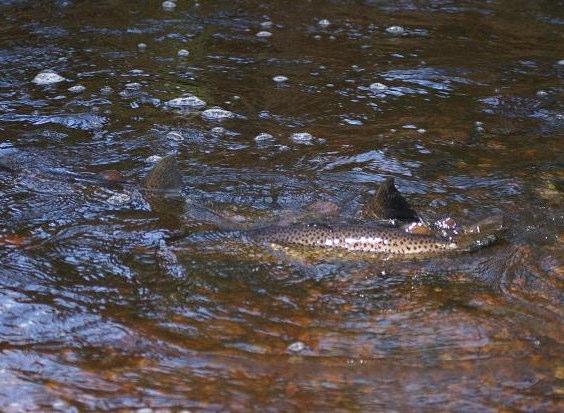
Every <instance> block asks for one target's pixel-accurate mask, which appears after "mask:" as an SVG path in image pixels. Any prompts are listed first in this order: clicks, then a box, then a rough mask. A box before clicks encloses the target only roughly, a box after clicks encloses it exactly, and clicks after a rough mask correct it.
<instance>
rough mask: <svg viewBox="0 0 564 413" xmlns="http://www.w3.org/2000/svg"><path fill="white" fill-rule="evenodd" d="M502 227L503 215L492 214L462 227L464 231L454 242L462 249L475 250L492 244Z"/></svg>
mask: <svg viewBox="0 0 564 413" xmlns="http://www.w3.org/2000/svg"><path fill="white" fill-rule="evenodd" d="M504 229H505V224H504V219H503V216H502V215H493V216H490V217H487V218H485V219H483V220H481V221H478V222H477V223H476V224H474V225H471V226H469V227H466V228H464V233H463V234H462V235H461V236H460V237H458V238H457V239H456V244H457V245H458V247H459V249H460V250H462V251H470V252H471V251H476V250H479V249H482V248H485V247H488V246H490V245H492V244H494V243H495V242H496V241H497V240H499V235H500V233H501V231H503V230H504Z"/></svg>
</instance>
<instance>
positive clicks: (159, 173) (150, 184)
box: [143, 155, 182, 191]
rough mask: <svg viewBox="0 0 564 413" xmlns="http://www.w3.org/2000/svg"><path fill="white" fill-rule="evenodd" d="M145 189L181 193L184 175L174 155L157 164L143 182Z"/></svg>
mask: <svg viewBox="0 0 564 413" xmlns="http://www.w3.org/2000/svg"><path fill="white" fill-rule="evenodd" d="M143 188H145V189H149V190H153V191H180V190H181V189H182V174H181V173H180V169H179V168H178V163H177V162H176V158H175V157H174V155H168V156H165V157H164V158H162V159H161V160H160V161H159V162H157V163H156V164H155V166H154V167H153V169H151V171H150V172H149V173H148V174H147V177H146V178H145V181H144V182H143Z"/></svg>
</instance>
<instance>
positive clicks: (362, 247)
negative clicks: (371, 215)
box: [247, 224, 459, 255]
mask: <svg viewBox="0 0 564 413" xmlns="http://www.w3.org/2000/svg"><path fill="white" fill-rule="evenodd" d="M247 235H248V236H249V237H250V238H252V239H254V240H255V241H257V242H262V243H273V244H282V245H297V246H309V247H322V248H337V249H343V250H347V251H356V252H371V253H383V254H403V255H408V254H432V253H435V252H441V251H449V250H456V249H458V248H459V246H458V245H457V244H456V243H455V242H452V241H450V240H447V239H441V238H436V237H432V236H426V235H414V234H409V233H407V232H405V231H404V230H402V229H400V228H376V227H367V226H363V225H325V224H294V225H289V226H285V227H279V226H271V227H266V228H261V229H256V230H251V231H248V232H247Z"/></svg>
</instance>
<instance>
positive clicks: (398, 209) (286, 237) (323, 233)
mask: <svg viewBox="0 0 564 413" xmlns="http://www.w3.org/2000/svg"><path fill="white" fill-rule="evenodd" d="M181 182H182V175H181V173H180V171H179V170H178V165H177V163H176V161H175V159H174V156H172V155H170V156H167V157H165V158H163V159H162V160H161V161H160V162H159V163H157V164H156V165H155V167H154V168H153V169H152V170H151V171H150V172H149V174H148V176H147V178H146V179H145V186H146V187H148V188H150V189H153V190H162V189H170V188H176V187H178V186H179V185H180V184H181ZM199 208H205V207H202V206H199ZM206 216H207V217H208V218H210V219H211V220H213V221H215V222H216V223H217V225H218V228H219V232H220V233H221V232H222V231H223V235H225V236H230V235H231V236H235V237H242V238H244V239H246V240H249V241H251V242H255V243H258V244H265V245H281V246H288V247H313V248H322V249H325V250H341V251H348V252H355V253H357V252H359V253H369V254H387V255H392V256H432V255H444V254H448V253H453V252H472V251H476V250H478V249H481V248H485V247H487V246H490V245H492V244H493V243H495V242H496V241H497V240H498V234H499V232H500V231H501V230H502V229H503V227H504V224H503V217H502V216H493V217H488V218H486V219H484V220H482V221H479V222H478V223H476V224H474V225H473V226H471V227H468V228H462V230H461V231H460V233H459V234H458V235H457V236H454V237H445V236H441V235H439V234H432V233H431V234H429V231H430V230H429V231H426V232H425V233H424V234H417V233H411V232H409V230H408V228H407V227H406V226H405V225H407V224H410V223H419V224H422V220H421V218H420V217H419V214H418V213H417V212H416V211H415V210H414V209H413V208H412V207H411V205H410V204H409V202H408V201H407V200H406V199H405V197H404V196H403V195H402V194H401V193H400V192H399V191H398V189H397V188H396V186H395V182H394V178H391V177H390V178H387V179H385V180H384V182H383V183H382V184H381V185H380V187H379V189H378V191H377V192H376V195H375V196H374V197H373V199H372V200H370V202H368V203H367V204H366V206H365V207H364V208H363V209H362V211H361V217H362V219H363V220H364V221H363V222H361V223H358V222H354V223H346V222H345V223H343V222H336V223H326V222H320V223H317V222H310V223H290V224H283V225H280V224H272V225H266V226H261V227H258V228H251V229H240V228H237V224H233V223H230V221H229V220H228V219H227V218H223V217H221V216H220V215H219V214H217V213H215V212H213V213H212V212H210V213H209V214H207V215H206ZM235 228H236V229H235ZM216 236H220V237H221V235H220V234H218V233H216ZM181 237H182V236H180V237H177V238H176V239H179V238H181Z"/></svg>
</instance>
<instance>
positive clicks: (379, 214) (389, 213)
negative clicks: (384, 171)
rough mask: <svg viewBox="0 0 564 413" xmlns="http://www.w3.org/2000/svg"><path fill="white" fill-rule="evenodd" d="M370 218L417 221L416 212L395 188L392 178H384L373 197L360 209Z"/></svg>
mask: <svg viewBox="0 0 564 413" xmlns="http://www.w3.org/2000/svg"><path fill="white" fill-rule="evenodd" d="M362 213H363V215H364V216H365V217H369V218H372V219H397V220H400V221H410V222H411V221H419V217H418V216H417V213H416V212H415V211H414V210H413V209H412V208H411V206H410V205H409V203H408V202H407V200H406V199H405V198H404V197H403V195H402V194H400V192H399V191H398V190H397V188H396V186H395V184H394V178H388V179H386V180H385V181H384V182H383V183H382V185H380V188H379V189H378V192H377V193H376V195H375V196H374V198H373V199H372V200H371V201H370V202H369V203H368V205H366V207H365V208H364V209H363V211H362Z"/></svg>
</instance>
